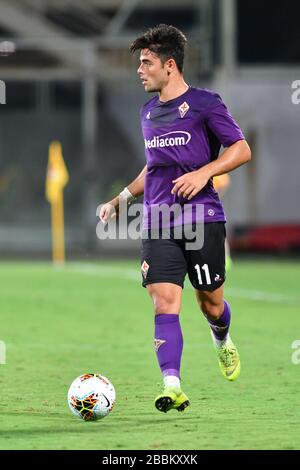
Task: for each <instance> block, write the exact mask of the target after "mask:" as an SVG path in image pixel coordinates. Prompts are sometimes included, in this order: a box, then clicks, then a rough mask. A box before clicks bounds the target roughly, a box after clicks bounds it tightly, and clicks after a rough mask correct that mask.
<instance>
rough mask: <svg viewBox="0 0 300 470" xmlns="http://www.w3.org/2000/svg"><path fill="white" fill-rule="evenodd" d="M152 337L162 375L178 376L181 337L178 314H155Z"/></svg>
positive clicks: (181, 345)
mask: <svg viewBox="0 0 300 470" xmlns="http://www.w3.org/2000/svg"><path fill="white" fill-rule="evenodd" d="M154 337H155V340H154V343H155V350H156V355H157V359H158V362H159V366H160V370H161V372H162V374H163V376H165V375H175V376H176V377H179V378H180V361H181V354H182V349H183V337H182V332H181V327H180V322H179V315H175V314H165V313H162V314H158V315H155V333H154Z"/></svg>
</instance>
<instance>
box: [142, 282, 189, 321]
mask: <svg viewBox="0 0 300 470" xmlns="http://www.w3.org/2000/svg"><path fill="white" fill-rule="evenodd" d="M146 288H147V291H148V294H149V295H150V297H151V299H152V302H153V307H154V312H155V313H156V314H162V313H165V314H176V315H179V313H180V310H181V299H182V287H180V286H178V285H176V284H172V283H169V282H159V283H153V284H148V285H147V286H146Z"/></svg>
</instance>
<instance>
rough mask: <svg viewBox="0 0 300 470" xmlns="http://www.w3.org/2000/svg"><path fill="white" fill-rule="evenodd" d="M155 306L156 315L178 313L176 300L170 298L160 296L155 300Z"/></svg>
mask: <svg viewBox="0 0 300 470" xmlns="http://www.w3.org/2000/svg"><path fill="white" fill-rule="evenodd" d="M153 305H154V308H155V312H156V313H177V312H175V310H177V308H176V304H175V302H174V299H171V298H170V297H168V296H165V295H160V296H155V297H154V298H153Z"/></svg>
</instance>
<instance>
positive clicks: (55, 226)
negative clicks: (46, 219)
mask: <svg viewBox="0 0 300 470" xmlns="http://www.w3.org/2000/svg"><path fill="white" fill-rule="evenodd" d="M68 181H69V174H68V170H67V168H66V165H65V162H64V159H63V156H62V149H61V144H60V142H56V141H55V142H52V143H51V144H50V146H49V158H48V167H47V176H46V198H47V199H48V201H49V202H50V204H51V222H52V257H53V262H54V263H64V261H65V239H64V196H63V189H64V187H65V186H66V184H67V183H68Z"/></svg>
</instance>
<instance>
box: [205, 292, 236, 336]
mask: <svg viewBox="0 0 300 470" xmlns="http://www.w3.org/2000/svg"><path fill="white" fill-rule="evenodd" d="M230 318H231V313H230V306H229V303H228V302H226V300H224V311H223V313H222V315H221V316H220V318H219V319H218V320H210V319H208V323H209V324H210V327H211V329H212V332H213V334H214V337H215V338H216V339H218V340H219V341H222V340H223V339H224V338H225V337H226V336H227V334H228V331H229V326H230Z"/></svg>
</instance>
